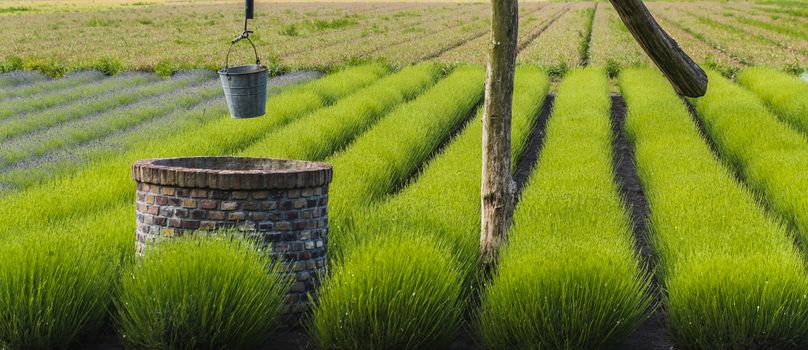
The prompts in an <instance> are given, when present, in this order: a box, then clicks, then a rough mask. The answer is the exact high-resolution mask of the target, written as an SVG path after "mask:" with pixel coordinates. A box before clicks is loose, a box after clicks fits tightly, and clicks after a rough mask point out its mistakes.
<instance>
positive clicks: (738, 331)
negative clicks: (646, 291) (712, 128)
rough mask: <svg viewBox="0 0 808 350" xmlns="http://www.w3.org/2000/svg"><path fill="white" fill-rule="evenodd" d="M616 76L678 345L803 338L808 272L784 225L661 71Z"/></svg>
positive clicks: (769, 344)
mask: <svg viewBox="0 0 808 350" xmlns="http://www.w3.org/2000/svg"><path fill="white" fill-rule="evenodd" d="M711 79H714V78H713V77H711ZM710 84H711V87H710V89H711V91H713V89H716V85H715V84H716V81H715V80H711V82H710ZM720 84H721V83H720V82H719V83H718V85H719V86H718V87H717V88H718V89H721V87H720ZM619 85H620V88H621V91H622V93H623V95H624V96H625V98H626V102H627V104H628V117H627V120H626V131H627V133H628V135H629V137H630V138H631V139H632V142H633V144H634V147H635V154H636V165H637V172H638V174H639V176H640V180H641V181H642V184H643V188H644V190H645V194H646V198H647V199H648V201H649V205H650V207H651V217H650V223H651V227H652V231H651V232H652V233H653V236H652V239H653V243H654V244H653V247H654V250H655V252H656V254H657V258H658V269H657V276H658V278H659V279H660V280H661V281H662V282H663V284H664V289H663V290H665V291H666V295H665V298H664V310H665V312H666V313H667V316H668V326H669V328H670V329H671V332H672V334H673V335H674V338H675V340H676V342H677V344H678V345H679V346H681V347H682V348H699V349H719V348H723V349H738V348H757V347H765V348H773V349H777V348H804V347H805V346H808V335H807V334H806V333H805V332H804V330H805V329H806V327H808V297H806V294H805V291H806V288H808V279H806V275H805V263H804V261H803V259H802V256H801V255H800V253H799V252H798V250H797V249H796V247H795V246H794V244H793V241H792V239H791V237H790V236H789V234H788V232H787V231H786V230H785V228H784V227H783V226H782V225H779V224H778V222H777V221H776V220H775V219H773V218H772V217H770V216H769V215H767V214H766V212H765V210H764V209H763V208H761V207H759V206H758V205H757V203H756V200H755V198H754V196H753V195H752V194H750V193H749V192H748V191H747V190H746V189H745V188H744V187H743V185H741V184H739V183H738V182H736V181H735V178H734V176H733V175H732V173H731V171H730V170H728V169H727V168H725V167H723V166H722V163H721V162H720V160H718V159H716V158H715V156H714V155H713V153H712V152H711V150H710V148H709V147H708V145H707V144H706V142H705V140H704V139H703V138H702V137H701V135H700V134H699V129H698V128H697V127H696V125H694V124H693V122H692V120H691V118H690V115H689V113H688V110H687V108H686V107H685V105H684V104H683V103H682V101H681V100H680V99H679V98H678V97H677V95H676V94H675V93H674V91H673V89H672V88H671V86H670V83H669V82H668V81H667V80H666V79H665V78H664V77H663V76H662V75H661V74H659V73H658V72H657V71H655V70H651V69H629V70H625V71H623V73H622V74H621V76H620V81H619ZM708 94H709V93H708ZM733 118H734V117H733Z"/></svg>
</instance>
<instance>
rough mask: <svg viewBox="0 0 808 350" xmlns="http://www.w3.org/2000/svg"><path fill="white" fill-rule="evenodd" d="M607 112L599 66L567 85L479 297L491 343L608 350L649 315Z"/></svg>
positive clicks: (482, 322) (481, 323)
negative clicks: (616, 175) (504, 242)
mask: <svg viewBox="0 0 808 350" xmlns="http://www.w3.org/2000/svg"><path fill="white" fill-rule="evenodd" d="M609 107H610V98H609V82H608V78H607V76H606V74H605V72H603V71H602V70H601V69H594V68H593V69H586V70H578V71H573V72H572V73H570V74H569V75H568V76H567V77H566V78H565V79H564V80H563V81H562V83H561V86H560V87H559V90H558V94H557V96H556V100H555V104H554V107H553V113H552V115H551V117H550V120H549V121H548V124H547V134H546V137H545V141H544V142H545V143H544V146H543V148H542V154H541V155H540V156H539V161H538V165H537V168H536V170H535V171H534V174H533V176H532V178H531V180H529V182H528V184H527V186H526V187H525V188H524V190H523V192H522V194H521V199H520V201H519V204H518V206H517V208H516V213H515V216H514V226H513V228H512V230H511V235H510V239H509V243H508V245H507V246H506V247H505V249H504V250H503V251H502V253H501V258H500V262H499V265H498V267H497V272H496V274H495V275H494V277H493V278H492V279H491V281H490V282H488V283H486V286H485V287H486V288H485V291H484V292H483V295H482V300H481V304H482V305H481V310H480V315H479V327H480V334H481V335H482V339H483V341H484V342H485V344H486V345H487V346H489V347H491V348H498V349H502V348H518V349H522V348H525V349H527V348H530V349H538V348H555V349H594V348H602V347H604V346H608V345H610V344H615V343H616V342H618V341H620V340H621V339H622V338H623V337H625V336H626V335H628V333H630V332H631V331H632V330H634V328H635V327H636V326H637V324H638V323H639V322H640V321H642V320H643V319H644V318H645V317H646V312H647V310H648V308H649V305H650V303H651V298H650V297H649V295H648V293H647V289H648V284H649V278H648V276H645V275H644V271H643V268H642V267H641V264H640V261H639V259H638V255H637V253H636V252H635V251H634V239H633V234H632V231H631V226H630V223H629V217H628V213H627V211H626V209H625V208H624V206H623V203H622V201H621V199H620V196H619V194H618V188H617V185H616V183H615V180H614V177H613V168H612V150H611V147H612V143H611V142H612V134H611V124H610V119H609V116H610V108H609Z"/></svg>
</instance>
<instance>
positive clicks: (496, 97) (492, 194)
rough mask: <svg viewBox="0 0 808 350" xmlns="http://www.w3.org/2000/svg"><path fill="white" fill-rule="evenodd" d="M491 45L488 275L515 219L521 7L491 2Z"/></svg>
mask: <svg viewBox="0 0 808 350" xmlns="http://www.w3.org/2000/svg"><path fill="white" fill-rule="evenodd" d="M491 6H492V8H493V16H492V18H491V32H492V36H491V46H490V51H489V53H488V67H487V74H486V82H485V104H484V106H483V109H484V110H483V140H482V147H483V159H482V184H481V191H480V197H481V205H482V215H481V231H480V257H481V264H482V265H483V267H485V268H486V269H488V270H490V269H491V268H492V267H493V266H494V264H496V261H497V255H498V252H499V246H500V245H501V244H502V242H504V241H506V240H507V237H506V235H507V232H508V229H509V227H510V225H511V221H512V220H513V202H514V192H515V185H514V182H513V179H512V178H511V104H512V98H513V76H514V68H515V65H516V53H517V34H518V27H519V2H518V1H517V0H491Z"/></svg>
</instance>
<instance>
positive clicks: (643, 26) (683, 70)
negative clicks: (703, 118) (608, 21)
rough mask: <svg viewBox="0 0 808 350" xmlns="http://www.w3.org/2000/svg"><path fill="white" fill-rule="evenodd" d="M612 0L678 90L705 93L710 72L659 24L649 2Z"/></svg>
mask: <svg viewBox="0 0 808 350" xmlns="http://www.w3.org/2000/svg"><path fill="white" fill-rule="evenodd" d="M610 1H611V3H612V6H614V8H615V10H617V14H618V15H620V19H622V20H623V23H624V24H625V25H626V27H627V28H628V30H629V31H630V32H631V35H633V36H634V39H636V40H637V42H638V43H640V46H642V48H643V50H645V53H646V54H648V56H649V57H651V60H653V61H654V64H656V65H657V67H659V69H660V70H662V72H663V73H665V76H666V77H668V80H670V82H671V84H672V85H673V87H674V88H675V89H676V92H677V93H679V94H680V95H684V96H687V97H701V96H704V94H705V93H706V92H707V74H705V73H704V71H703V70H702V69H701V67H699V66H698V65H697V64H696V63H695V62H693V60H692V59H691V58H690V56H688V55H687V54H686V53H685V52H684V51H682V49H681V48H680V47H679V44H677V43H676V41H675V40H673V38H671V37H670V36H669V35H668V33H666V32H665V31H664V30H663V29H662V27H660V26H659V24H658V23H657V21H656V20H655V19H654V17H653V16H651V13H650V12H649V11H648V8H646V7H645V4H643V2H642V1H641V0H610Z"/></svg>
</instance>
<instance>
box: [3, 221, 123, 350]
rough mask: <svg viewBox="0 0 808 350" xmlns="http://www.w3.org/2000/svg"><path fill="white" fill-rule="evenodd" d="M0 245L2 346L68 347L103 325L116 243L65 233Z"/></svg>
mask: <svg viewBox="0 0 808 350" xmlns="http://www.w3.org/2000/svg"><path fill="white" fill-rule="evenodd" d="M99 238H100V237H99ZM128 243H129V244H127V245H126V247H127V248H129V247H131V242H128ZM0 244H2V247H3V248H2V250H0V348H4V349H5V348H12V349H56V348H62V349H66V348H68V347H69V346H70V345H72V344H74V342H75V341H76V340H77V339H78V338H79V337H81V336H83V335H89V334H93V333H97V332H99V331H100V330H101V329H102V328H103V327H104V326H105V324H106V323H107V320H108V315H107V308H108V307H109V306H111V301H112V295H113V294H114V290H115V284H116V283H117V281H118V271H119V268H120V266H121V263H122V258H123V257H124V256H125V253H124V251H123V250H122V249H121V246H120V245H111V244H109V241H107V243H106V244H101V243H100V242H93V241H92V240H87V239H81V238H80V237H78V236H72V235H66V234H52V235H44V236H36V237H33V236H23V237H22V238H12V239H6V240H3V241H2V242H1V243H0Z"/></svg>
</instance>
